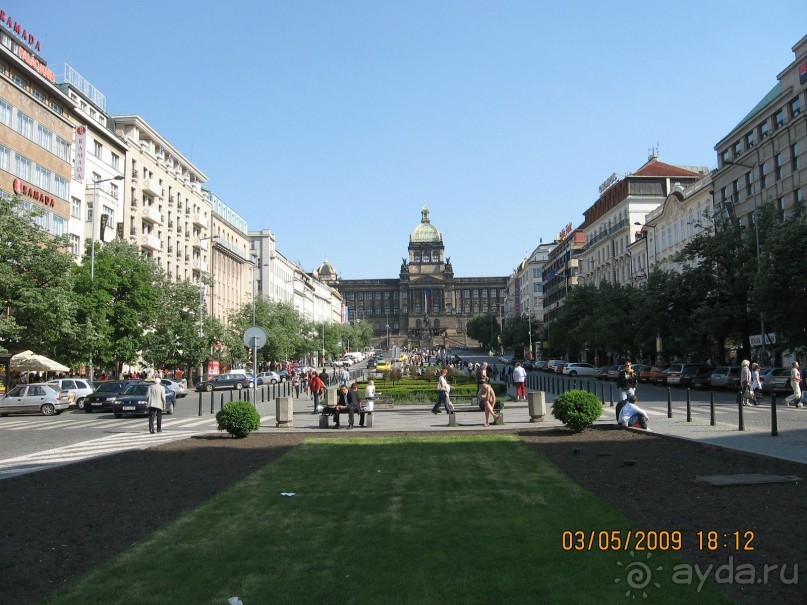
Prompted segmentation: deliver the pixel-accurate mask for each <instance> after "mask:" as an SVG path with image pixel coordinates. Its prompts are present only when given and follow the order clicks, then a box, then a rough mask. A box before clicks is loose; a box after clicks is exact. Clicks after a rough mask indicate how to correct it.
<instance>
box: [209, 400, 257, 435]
mask: <svg viewBox="0 0 807 605" xmlns="http://www.w3.org/2000/svg"><path fill="white" fill-rule="evenodd" d="M216 422H217V423H218V426H219V430H220V431H227V432H228V433H230V435H232V436H233V437H236V438H237V439H241V438H243V437H246V436H247V435H249V434H250V433H251V432H252V431H257V430H258V428H259V427H260V426H261V415H260V414H258V410H256V409H255V407H254V406H253V405H252V404H251V403H250V402H248V401H230V402H228V403H225V404H224V406H223V407H222V408H221V409H220V410H219V411H218V413H217V414H216Z"/></svg>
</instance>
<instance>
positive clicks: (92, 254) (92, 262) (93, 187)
mask: <svg viewBox="0 0 807 605" xmlns="http://www.w3.org/2000/svg"><path fill="white" fill-rule="evenodd" d="M122 180H123V175H122V174H119V175H118V176H113V177H111V178H108V179H100V180H98V181H94V182H93V183H92V185H88V186H87V191H97V190H98V185H100V184H101V183H108V182H109V181H122ZM92 197H93V199H92V221H91V222H92V225H91V226H90V239H91V241H92V244H91V246H90V284H91V286H90V287H92V288H93V289H95V286H94V284H95V217H96V216H98V204H97V201H98V200H97V197H98V196H97V194H96V193H93V196H92ZM94 379H95V367H94V365H93V361H92V352H90V381H91V382H92V381H93V380H94Z"/></svg>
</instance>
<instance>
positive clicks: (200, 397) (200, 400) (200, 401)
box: [199, 391, 204, 416]
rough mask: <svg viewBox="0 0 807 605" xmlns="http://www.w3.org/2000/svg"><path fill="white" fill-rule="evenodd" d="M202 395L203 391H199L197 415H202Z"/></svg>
mask: <svg viewBox="0 0 807 605" xmlns="http://www.w3.org/2000/svg"><path fill="white" fill-rule="evenodd" d="M202 395H204V391H199V415H200V416H201V415H202Z"/></svg>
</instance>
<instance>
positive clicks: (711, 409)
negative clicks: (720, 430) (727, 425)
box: [709, 391, 715, 426]
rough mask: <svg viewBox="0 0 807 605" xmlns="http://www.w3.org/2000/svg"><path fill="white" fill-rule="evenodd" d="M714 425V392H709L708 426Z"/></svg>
mask: <svg viewBox="0 0 807 605" xmlns="http://www.w3.org/2000/svg"><path fill="white" fill-rule="evenodd" d="M714 425H715V392H714V391H711V392H710V393H709V426H714Z"/></svg>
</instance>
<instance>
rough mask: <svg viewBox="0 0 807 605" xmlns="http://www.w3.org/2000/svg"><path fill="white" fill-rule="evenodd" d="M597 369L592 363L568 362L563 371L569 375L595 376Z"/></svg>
mask: <svg viewBox="0 0 807 605" xmlns="http://www.w3.org/2000/svg"><path fill="white" fill-rule="evenodd" d="M595 369H596V368H595V367H594V366H593V365H591V364H590V363H567V364H566V365H565V366H563V373H564V374H566V375H567V376H594V370H595Z"/></svg>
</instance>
